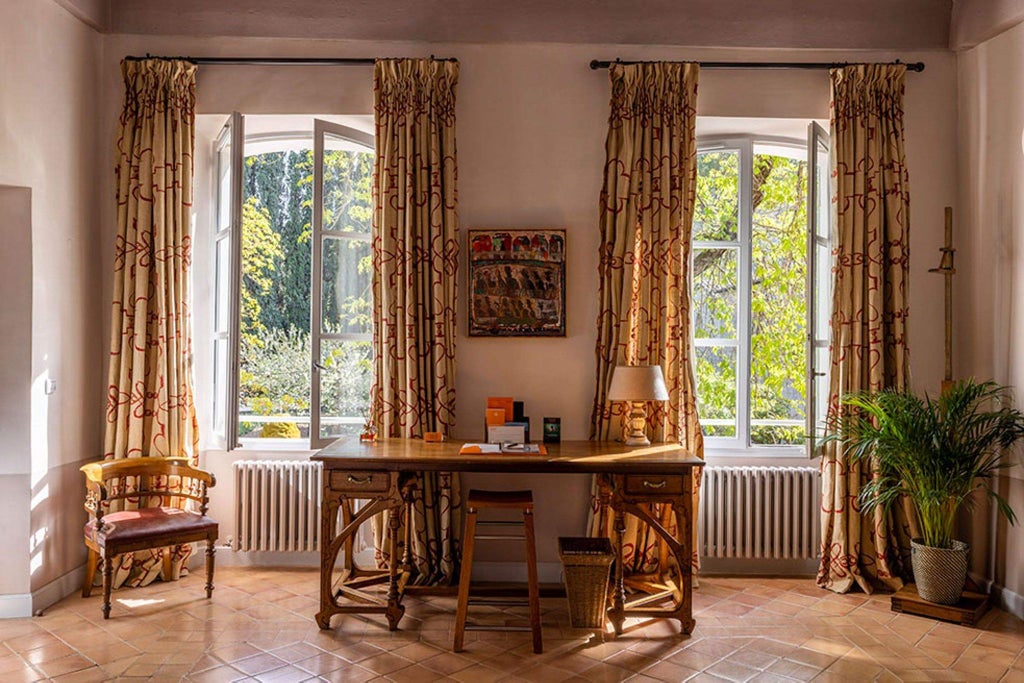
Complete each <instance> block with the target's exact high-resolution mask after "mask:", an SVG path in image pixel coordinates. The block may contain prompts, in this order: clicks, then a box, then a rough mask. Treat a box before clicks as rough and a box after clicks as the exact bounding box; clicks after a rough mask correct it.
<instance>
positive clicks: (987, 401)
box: [822, 380, 1024, 605]
mask: <svg viewBox="0 0 1024 683" xmlns="http://www.w3.org/2000/svg"><path fill="white" fill-rule="evenodd" d="M1008 399H1009V390H1008V388H1007V387H1003V386H1000V385H998V384H996V383H994V382H976V381H974V380H965V381H961V382H957V383H956V384H953V385H952V386H951V387H949V388H948V389H947V390H946V391H944V392H943V393H942V394H941V395H940V396H939V397H938V398H937V399H933V398H931V397H929V396H927V395H925V397H924V398H921V397H918V396H915V395H914V394H912V393H910V392H907V391H893V390H886V391H881V392H878V393H857V394H850V395H847V396H845V397H844V398H843V404H844V405H845V406H846V407H847V408H848V409H847V410H845V411H842V415H840V416H838V417H837V418H836V419H834V420H832V422H831V424H830V425H829V430H828V433H827V434H826V436H825V439H823V442H822V443H830V442H832V443H837V444H838V445H839V446H840V447H841V451H842V452H843V453H844V454H845V457H846V458H849V459H850V460H851V461H853V462H857V461H869V462H870V463H871V466H872V468H873V473H872V477H871V481H870V482H868V484H867V485H866V486H865V487H864V488H863V489H861V493H860V504H861V509H862V510H864V511H865V512H868V511H871V510H873V509H875V508H878V507H882V508H884V509H889V508H891V507H892V505H893V504H894V503H895V502H896V501H897V500H900V499H901V498H903V497H904V496H906V498H907V499H909V500H910V502H911V503H912V505H913V508H914V510H915V511H916V513H917V520H918V524H919V527H920V531H921V537H920V538H918V539H913V540H912V542H911V545H912V547H911V565H912V567H913V571H914V580H915V582H916V583H917V590H918V595H920V596H921V597H922V598H923V599H925V600H928V601H930V602H937V603H940V604H945V605H952V604H955V603H956V602H957V601H958V600H959V599H960V596H961V594H962V593H963V587H964V581H965V580H966V578H967V556H968V550H969V548H968V545H967V544H966V543H964V542H963V541H960V540H957V539H955V538H953V536H954V533H955V525H956V519H957V513H958V512H959V511H960V510H961V509H968V510H969V509H971V508H972V507H973V506H974V505H976V504H977V502H978V500H979V498H980V497H982V496H983V495H987V496H988V497H989V498H991V499H992V500H993V501H994V502H995V505H996V507H997V508H998V510H999V512H1000V513H1002V514H1003V515H1004V516H1005V517H1006V519H1007V520H1008V521H1009V522H1010V523H1011V524H1013V523H1015V521H1016V516H1015V515H1014V512H1013V510H1012V509H1011V508H1010V506H1009V504H1008V503H1007V502H1006V500H1005V499H1003V497H1002V496H1000V495H999V493H998V492H997V491H996V490H995V489H994V488H993V481H994V479H995V476H996V475H997V474H998V472H999V470H1001V469H1003V468H1005V467H1009V466H1010V465H1011V464H1012V463H1011V462H1010V461H1009V458H1008V449H1009V448H1010V447H1011V446H1013V445H1014V444H1015V443H1016V442H1017V441H1018V440H1019V439H1021V438H1022V437H1024V414H1022V413H1021V412H1020V411H1018V410H1016V409H1014V408H1010V407H1009V400H1008Z"/></svg>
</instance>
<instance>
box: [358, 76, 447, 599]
mask: <svg viewBox="0 0 1024 683" xmlns="http://www.w3.org/2000/svg"><path fill="white" fill-rule="evenodd" d="M458 75H459V65H458V63H457V62H451V61H436V60H428V59H385V60H379V61H378V62H377V63H376V66H375V68H374V84H373V89H374V115H375V118H376V145H377V158H376V163H375V164H374V176H373V182H374V185H373V192H374V208H373V307H374V311H373V321H374V325H373V349H374V371H375V372H374V383H373V390H372V406H373V407H372V411H373V419H374V423H375V424H376V426H377V429H378V433H379V434H380V435H381V436H384V437H408V438H416V437H422V436H423V432H425V431H439V432H444V433H445V434H448V433H449V432H450V431H451V429H452V427H453V425H454V424H455V287H456V269H457V265H458V249H459V242H458V216H457V215H456V203H457V198H456V192H455V183H456V156H455V84H456V82H457V81H458ZM459 512H460V507H459V481H458V477H457V476H456V475H452V474H449V473H431V472H428V473H423V474H422V475H421V477H420V481H419V490H418V492H417V500H416V504H415V505H414V506H413V510H412V514H411V526H412V529H411V530H410V531H411V534H410V535H411V538H412V547H411V549H410V550H411V556H412V563H413V565H414V566H415V567H416V569H417V573H418V576H417V577H416V579H415V580H416V581H417V582H419V583H436V582H450V581H452V580H453V578H454V576H455V569H456V566H457V563H456V561H455V557H456V551H457V538H458V534H459V519H458V517H459V515H458V513H459ZM383 517H384V519H377V520H375V525H374V535H375V538H376V547H377V559H378V562H379V563H381V564H384V563H386V562H388V561H389V560H390V559H391V558H389V557H388V555H387V545H386V543H385V533H384V532H385V530H386V528H387V524H386V515H384V516H383ZM401 533H402V537H403V538H405V537H406V536H405V533H406V532H405V530H404V529H403V530H402V531H401Z"/></svg>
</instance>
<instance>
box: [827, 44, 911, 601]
mask: <svg viewBox="0 0 1024 683" xmlns="http://www.w3.org/2000/svg"><path fill="white" fill-rule="evenodd" d="M905 73H906V67H905V66H901V65H889V64H870V65H857V66H849V67H844V68H841V69H833V70H832V71H831V82H832V147H833V151H832V159H833V178H834V182H835V208H836V223H835V235H834V237H835V246H834V248H833V256H834V265H833V274H834V290H833V301H832V317H831V328H832V344H831V358H832V366H831V375H830V388H829V420H830V423H832V424H835V421H836V420H837V419H838V417H839V416H840V415H841V411H842V410H845V408H843V407H842V406H841V405H840V399H841V398H842V396H844V395H845V394H848V393H851V392H858V391H872V392H874V391H880V390H882V389H889V388H893V389H904V388H906V387H907V385H908V384H909V381H910V365H909V355H908V348H907V313H908V307H907V301H908V292H907V288H908V283H909V274H910V205H909V204H910V193H909V189H908V182H907V166H906V158H905V152H904V142H903V78H904V75H905ZM821 474H822V516H821V521H822V558H821V566H820V568H819V570H818V585H820V586H823V587H825V588H829V589H831V590H833V591H836V592H837V593H844V592H846V591H849V590H850V589H851V588H852V587H853V586H854V585H858V586H860V587H861V588H862V589H863V590H864V591H866V592H871V591H872V590H873V589H875V588H879V587H885V588H889V589H893V590H896V589H899V588H900V587H902V585H903V581H902V580H901V578H900V577H901V575H906V573H907V572H908V570H909V569H908V568H909V559H910V558H909V539H910V536H911V534H912V533H913V525H912V524H911V523H910V522H909V521H908V520H909V519H910V517H909V516H908V514H907V512H909V508H904V509H895V510H894V513H893V514H886V513H884V512H882V511H881V510H876V511H874V512H872V513H869V514H867V515H863V514H862V513H861V511H860V507H859V505H858V504H857V499H858V496H859V495H860V491H861V488H862V487H863V486H864V485H865V484H866V483H867V482H868V481H869V480H870V477H871V476H872V475H871V468H869V467H866V466H865V465H862V464H851V463H850V462H849V461H848V460H847V459H846V458H845V457H844V456H843V453H842V452H841V449H840V448H839V447H837V445H836V444H834V443H832V444H829V445H828V446H827V448H826V450H825V452H824V453H823V454H822V460H821Z"/></svg>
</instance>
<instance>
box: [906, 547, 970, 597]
mask: <svg viewBox="0 0 1024 683" xmlns="http://www.w3.org/2000/svg"><path fill="white" fill-rule="evenodd" d="M920 540H921V539H917V538H915V539H913V540H911V541H910V560H911V564H912V566H913V568H914V582H915V583H916V584H917V594H918V595H919V596H921V598H922V599H924V600H927V601H928V602H936V603H938V604H940V605H955V604H956V603H957V602H959V601H960V596H961V595H962V594H963V592H964V582H965V581H966V580H967V556H968V554H969V552H970V546H968V545H967V544H966V543H964V542H963V541H953V547H952V548H933V547H931V546H927V545H923V544H922V543H921V542H920Z"/></svg>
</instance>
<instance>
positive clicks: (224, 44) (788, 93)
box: [100, 36, 956, 562]
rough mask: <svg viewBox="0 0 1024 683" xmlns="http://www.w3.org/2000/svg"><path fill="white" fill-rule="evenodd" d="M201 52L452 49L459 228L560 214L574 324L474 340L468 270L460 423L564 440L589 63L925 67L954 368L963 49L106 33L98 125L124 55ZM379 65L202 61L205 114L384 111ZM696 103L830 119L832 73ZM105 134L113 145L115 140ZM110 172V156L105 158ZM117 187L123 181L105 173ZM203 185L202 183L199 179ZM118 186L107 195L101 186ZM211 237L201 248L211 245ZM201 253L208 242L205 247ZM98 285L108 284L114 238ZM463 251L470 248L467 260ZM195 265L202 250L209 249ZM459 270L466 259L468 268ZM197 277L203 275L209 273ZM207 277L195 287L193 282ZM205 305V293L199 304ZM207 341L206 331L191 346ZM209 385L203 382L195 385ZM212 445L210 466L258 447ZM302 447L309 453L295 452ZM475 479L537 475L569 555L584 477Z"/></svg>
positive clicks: (934, 291)
mask: <svg viewBox="0 0 1024 683" xmlns="http://www.w3.org/2000/svg"><path fill="white" fill-rule="evenodd" d="M146 52H150V53H152V54H189V55H196V56H218V55H246V56H261V55H267V56H269V55H274V56H374V55H409V56H427V55H429V54H435V55H439V56H442V55H443V56H455V57H458V58H459V59H460V62H461V73H460V80H459V86H458V105H457V106H458V111H457V116H458V123H457V126H458V150H459V214H460V222H461V226H462V228H464V229H465V228H469V227H477V226H522V227H527V226H535V227H536V226H557V227H565V228H566V229H567V231H568V263H567V270H568V280H569V284H568V309H569V317H568V335H567V336H566V337H565V338H564V339H507V340H503V339H470V338H468V337H466V336H465V298H466V297H465V293H464V292H465V287H464V277H465V275H464V274H465V268H464V267H463V268H462V271H461V272H462V274H461V275H460V295H459V299H460V318H459V334H460V336H459V338H458V350H457V367H458V373H457V374H458V379H457V392H458V403H457V413H458V416H459V425H460V426H459V428H458V430H457V434H458V435H462V436H465V437H469V438H474V437H476V436H477V425H478V424H479V423H480V419H479V414H480V411H481V406H483V405H484V399H485V397H486V396H487V395H495V394H508V395H514V396H517V397H519V398H522V399H523V400H525V401H526V408H527V413H528V415H529V416H530V417H531V418H532V419H533V427H534V430H538V429H539V427H540V420H541V418H543V417H544V416H551V415H556V416H560V417H561V418H562V425H563V437H564V438H567V439H582V438H586V436H587V421H588V419H589V412H590V403H591V400H592V391H593V381H594V339H595V317H596V290H597V260H596V254H597V244H598V240H597V221H598V213H597V196H598V191H599V187H600V182H601V168H602V165H603V160H604V137H605V132H606V122H607V115H608V99H609V93H608V82H607V78H608V77H607V73H606V72H604V71H600V72H594V71H591V70H590V69H589V66H588V64H589V61H590V60H591V59H593V58H614V57H617V56H618V57H622V58H625V59H629V58H646V59H652V58H664V59H719V60H730V59H732V60H754V61H782V60H808V61H811V60H815V61H818V60H820V61H838V60H850V61H859V60H864V61H883V60H885V61H887V60H891V59H894V58H897V57H899V58H900V59H903V60H907V61H913V60H918V59H921V60H923V61H925V62H927V69H926V70H925V71H924V72H923V73H921V74H909V75H908V77H907V104H906V111H907V113H906V127H907V149H908V164H909V167H910V182H911V202H912V225H913V227H912V230H911V235H912V237H911V249H912V252H913V253H914V255H915V259H914V261H913V265H912V274H911V283H912V286H911V293H910V297H911V322H910V328H911V329H910V334H911V348H912V356H911V357H912V370H913V375H914V382H915V384H916V385H917V386H918V387H919V388H922V389H935V388H937V386H938V383H939V380H940V379H941V375H942V344H941V329H942V327H941V325H942V322H941V321H942V298H941V287H938V286H937V285H938V284H939V282H938V281H937V280H935V279H934V278H935V277H936V276H933V275H928V274H927V269H928V268H929V267H931V266H934V265H935V263H934V262H936V261H937V258H938V248H939V246H940V242H941V238H942V207H943V206H945V205H947V204H952V203H953V202H954V193H955V190H956V153H955V149H954V140H955V137H956V101H955V95H954V92H955V79H956V74H955V60H954V57H953V55H952V54H950V53H948V52H926V53H911V54H906V53H900V54H896V53H888V52H886V53H882V52H856V51H846V52H841V53H839V52H822V51H794V50H722V49H717V50H712V49H699V50H698V49H684V48H668V47H637V46H629V47H625V46H595V45H551V44H544V45H540V44H538V45H469V44H458V45H439V44H402V43H358V42H343V41H299V40H287V39H222V38H218V39H212V38H188V37H152V36H110V37H109V38H107V40H106V45H105V54H104V67H103V78H104V91H105V92H107V93H111V95H110V96H109V97H105V98H104V107H105V111H104V118H103V125H102V133H101V134H102V135H104V136H106V138H105V139H111V138H112V136H113V130H114V126H115V122H116V117H117V113H118V108H119V106H120V85H119V74H118V69H117V62H118V60H119V59H120V58H121V57H123V56H124V55H127V54H145V53H146ZM371 79H372V73H371V69H370V68H369V67H238V66H235V67H201V69H200V75H199V86H198V98H199V111H200V113H210V114H212V113H221V114H223V113H227V112H230V111H231V110H232V109H237V110H239V111H242V112H245V113H277V114H281V113H313V112H318V113H324V114H366V113H369V112H371V102H372V99H371V98H372V90H371V82H372V81H371ZM699 113H700V114H701V115H705V116H736V117H743V116H747V117H783V118H786V117H789V118H800V119H811V118H827V116H828V76H827V74H826V73H825V72H814V71H710V70H708V71H705V72H704V73H703V74H701V83H700V99H699ZM107 148H108V146H105V147H104V150H106V149H107ZM100 168H101V169H102V172H103V173H104V174H106V177H107V178H109V177H110V174H109V171H108V169H109V168H111V161H110V159H109V157H104V159H103V162H102V164H101V166H100ZM105 182H106V183H107V185H109V184H110V181H109V180H107V181H105ZM197 182H203V181H202V180H201V179H200V180H197ZM104 192H105V193H107V194H109V190H105V191H104ZM103 210H104V216H105V218H104V221H103V228H104V232H103V243H104V244H109V243H110V242H111V240H112V239H113V225H114V224H113V221H112V220H111V219H110V217H111V215H112V207H110V206H108V203H105V204H104V206H103ZM200 244H201V243H200ZM197 248H201V247H197ZM102 256H103V258H104V263H103V268H102V272H103V274H104V278H105V280H104V287H103V291H104V292H105V291H108V290H109V282H107V279H108V276H107V273H108V271H109V258H110V254H109V250H107V249H105V250H104V251H103V252H102ZM463 260H464V259H463ZM197 262H198V258H197ZM463 265H464V264H463ZM195 277H197V278H201V277H203V274H201V273H198V272H197V273H196V275H195ZM200 288H201V285H199V284H197V287H196V291H199V289H200ZM197 308H198V306H197ZM207 346H208V344H206V343H205V340H201V339H197V340H196V344H195V348H196V353H197V355H198V354H201V353H204V352H205V349H206V347H207ZM202 390H203V388H202V387H200V391H202ZM256 455H257V454H256V453H253V452H241V453H239V454H237V455H236V454H234V453H233V454H230V455H225V454H223V453H215V452H211V453H208V454H207V455H206V457H207V461H208V462H211V461H213V460H214V459H216V460H217V465H216V466H215V467H216V468H218V469H219V468H221V467H223V466H224V465H223V463H224V459H228V460H230V459H235V458H239V457H255V456H256ZM299 457H303V456H299ZM220 481H221V482H222V483H221V484H220V486H218V488H217V497H218V498H220V502H219V503H218V504H217V507H219V508H220V509H221V510H222V511H223V514H222V517H221V519H220V521H221V524H222V530H223V532H222V536H224V537H226V536H227V535H229V534H230V533H231V529H230V518H229V516H230V514H231V505H232V502H231V496H232V493H231V491H230V483H229V482H230V480H226V479H225V478H223V477H221V478H220ZM467 484H469V485H479V486H487V485H492V486H505V487H515V486H530V487H532V488H533V489H534V491H535V496H536V497H537V501H538V502H537V506H538V523H539V524H540V525H541V528H540V531H539V533H540V534H542V537H543V538H544V541H543V542H542V545H541V549H540V552H541V561H542V562H543V561H549V562H554V561H556V559H557V557H556V553H555V549H554V536H555V535H558V534H562V535H568V534H578V533H580V532H581V531H582V530H583V526H584V519H585V512H584V506H585V502H586V499H587V494H588V489H589V486H588V481H587V479H586V478H585V477H558V478H551V480H550V481H548V480H538V479H537V478H533V479H531V478H529V477H505V478H503V479H502V480H501V481H500V482H495V481H494V480H492V479H488V478H487V477H486V476H484V475H479V476H471V477H467Z"/></svg>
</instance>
